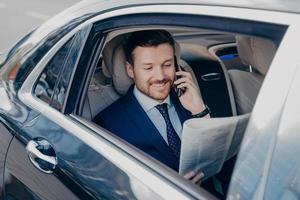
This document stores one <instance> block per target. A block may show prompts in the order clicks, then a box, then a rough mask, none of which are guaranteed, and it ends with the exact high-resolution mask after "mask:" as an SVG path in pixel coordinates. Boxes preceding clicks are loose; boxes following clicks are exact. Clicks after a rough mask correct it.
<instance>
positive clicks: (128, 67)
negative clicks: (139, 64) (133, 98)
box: [125, 61, 134, 79]
mask: <svg viewBox="0 0 300 200" xmlns="http://www.w3.org/2000/svg"><path fill="white" fill-rule="evenodd" d="M125 65H126V72H127V75H128V76H129V77H130V78H132V79H133V78H134V74H133V66H132V65H131V64H130V63H129V62H127V61H126V63H125Z"/></svg>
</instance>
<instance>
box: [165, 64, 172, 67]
mask: <svg viewBox="0 0 300 200" xmlns="http://www.w3.org/2000/svg"><path fill="white" fill-rule="evenodd" d="M171 66H172V65H171V64H165V65H164V67H171Z"/></svg>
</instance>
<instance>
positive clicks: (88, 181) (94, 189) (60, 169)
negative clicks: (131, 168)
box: [5, 115, 160, 200]
mask: <svg viewBox="0 0 300 200" xmlns="http://www.w3.org/2000/svg"><path fill="white" fill-rule="evenodd" d="M75 135H76V134H72V133H70V132H68V131H67V130H65V129H64V128H62V127H60V126H59V125H57V124H55V123H53V122H51V120H49V119H48V118H46V117H44V116H42V115H41V116H39V117H38V118H36V119H35V121H34V122H32V123H31V125H30V126H25V127H23V129H22V132H21V134H20V135H18V136H16V138H15V139H14V140H13V141H12V144H11V147H10V149H9V152H8V157H7V164H6V169H5V171H6V176H5V177H6V185H5V188H6V191H7V192H6V197H9V198H10V199H16V200H17V199H20V200H21V199H53V200H54V199H55V200H59V199H85V200H88V199H137V197H136V196H138V195H140V196H141V195H142V196H145V195H147V196H148V197H151V196H152V197H153V196H155V199H160V198H159V196H158V195H156V194H155V193H153V192H151V190H148V189H147V187H145V186H144V185H143V184H142V183H141V182H139V181H138V180H136V179H135V178H133V177H132V176H130V175H128V174H127V173H126V172H124V171H123V170H121V169H120V168H119V167H117V166H116V165H114V164H113V163H112V162H110V161H109V160H108V159H106V158H105V157H103V156H102V155H100V154H99V153H97V152H96V151H95V150H94V149H93V148H91V147H90V146H88V145H86V144H85V143H84V142H83V141H82V140H81V139H79V138H78V137H76V136H75ZM35 138H44V139H45V140H47V141H48V142H49V143H50V144H51V145H52V147H53V149H55V152H56V155H57V160H58V164H57V166H56V168H55V169H54V170H53V173H52V174H46V173H44V172H41V171H40V170H39V169H37V168H36V167H35V166H34V165H33V164H32V163H31V162H30V160H29V158H28V154H27V152H26V150H25V148H26V145H27V143H28V142H29V141H31V140H34V139H35ZM136 187H137V188H143V191H148V192H147V193H146V194H140V193H139V194H137V192H136V191H134V190H135V188H136ZM24 197H26V198H24Z"/></svg>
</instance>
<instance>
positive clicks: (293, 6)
mask: <svg viewBox="0 0 300 200" xmlns="http://www.w3.org/2000/svg"><path fill="white" fill-rule="evenodd" d="M169 4H173V5H174V4H177V5H188V4H189V5H205V6H225V7H238V8H250V9H261V10H272V11H280V12H291V13H300V2H298V1H297V0H197V1H196V0H171V1H170V0H165V1H164V2H162V1H161V0H147V1H145V0H126V1H124V0H83V1H80V2H78V3H76V4H75V5H73V6H72V7H70V8H68V9H66V10H64V11H63V12H61V13H59V14H58V15H56V16H55V17H53V18H51V19H50V20H48V21H47V22H45V23H43V24H42V25H41V26H40V27H38V28H36V29H35V30H34V31H33V32H32V34H30V37H28V39H26V40H23V41H22V42H19V43H17V45H15V46H14V47H13V48H12V49H11V50H10V52H9V53H8V54H7V56H6V61H7V60H9V59H10V58H12V57H16V56H14V54H15V53H16V52H19V56H18V57H22V56H23V55H25V54H26V53H27V52H29V51H31V50H32V49H33V48H34V47H36V46H38V45H39V43H40V42H41V41H46V40H50V39H51V38H53V37H56V38H57V35H59V36H60V37H62V36H63V35H64V34H65V33H67V32H68V31H70V30H71V29H72V28H73V27H75V26H77V25H78V24H80V23H82V22H83V21H86V20H88V19H89V18H91V17H93V16H96V15H98V14H101V13H104V12H109V11H113V10H117V9H121V8H128V7H131V6H142V5H169ZM57 39H59V38H57ZM20 52H21V53H20Z"/></svg>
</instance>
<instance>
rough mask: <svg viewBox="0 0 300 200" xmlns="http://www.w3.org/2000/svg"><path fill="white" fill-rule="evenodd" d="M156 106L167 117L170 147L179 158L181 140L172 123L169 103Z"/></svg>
mask: <svg viewBox="0 0 300 200" xmlns="http://www.w3.org/2000/svg"><path fill="white" fill-rule="evenodd" d="M155 107H156V109H157V110H158V111H159V112H160V114H161V115H162V116H163V118H164V119H165V122H166V127H167V137H168V143H169V147H170V148H171V149H172V150H173V152H174V154H175V156H176V157H177V158H179V155H180V145H181V141H180V138H179V136H178V135H177V133H176V131H175V129H174V127H173V125H172V123H171V120H170V117H169V113H168V105H167V103H163V104H158V105H156V106H155Z"/></svg>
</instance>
